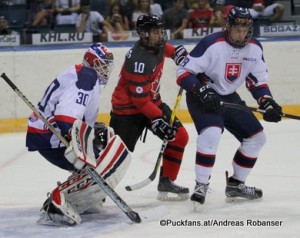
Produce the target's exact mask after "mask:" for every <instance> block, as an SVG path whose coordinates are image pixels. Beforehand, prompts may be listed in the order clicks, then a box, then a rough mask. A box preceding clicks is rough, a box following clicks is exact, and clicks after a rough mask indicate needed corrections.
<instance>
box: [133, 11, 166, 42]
mask: <svg viewBox="0 0 300 238" xmlns="http://www.w3.org/2000/svg"><path fill="white" fill-rule="evenodd" d="M164 27H165V25H164V22H163V20H162V19H161V18H159V17H158V16H156V15H140V16H139V17H138V19H137V22H136V31H137V33H138V34H139V36H140V39H141V40H142V42H143V43H144V44H145V45H148V46H149V32H150V31H151V29H162V30H163V39H162V40H161V41H160V42H158V43H157V44H156V46H154V47H155V48H157V47H162V46H164V45H165V43H166V41H167V34H166V32H165V30H164Z"/></svg>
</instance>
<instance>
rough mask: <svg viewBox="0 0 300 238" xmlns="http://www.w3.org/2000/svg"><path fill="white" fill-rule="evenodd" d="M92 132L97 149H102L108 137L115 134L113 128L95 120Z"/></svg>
mask: <svg viewBox="0 0 300 238" xmlns="http://www.w3.org/2000/svg"><path fill="white" fill-rule="evenodd" d="M94 133H95V139H94V142H93V143H94V146H96V147H97V148H98V149H99V150H101V149H104V148H105V147H106V145H107V142H108V141H109V140H110V138H111V137H113V136H114V135H115V133H114V129H113V128H111V127H109V126H106V125H105V124H104V123H103V122H95V124H94Z"/></svg>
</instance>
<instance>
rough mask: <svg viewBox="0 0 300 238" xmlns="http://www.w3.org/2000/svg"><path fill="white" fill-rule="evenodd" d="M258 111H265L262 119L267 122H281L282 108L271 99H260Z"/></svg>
mask: <svg viewBox="0 0 300 238" xmlns="http://www.w3.org/2000/svg"><path fill="white" fill-rule="evenodd" d="M259 102H260V103H259V109H262V110H265V112H264V113H263V118H264V120H265V121H268V122H279V121H281V116H282V108H281V106H279V105H278V104H277V103H276V102H275V100H274V99H273V98H271V97H262V98H261V99H260V100H259Z"/></svg>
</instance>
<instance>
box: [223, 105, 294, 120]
mask: <svg viewBox="0 0 300 238" xmlns="http://www.w3.org/2000/svg"><path fill="white" fill-rule="evenodd" d="M221 105H222V106H224V107H230V108H235V109H242V110H247V109H249V110H251V111H252V112H259V113H261V114H264V113H265V112H266V110H263V109H259V108H256V107H248V106H243V105H240V104H236V103H229V102H221ZM281 117H286V118H290V119H295V120H300V116H296V115H291V114H286V113H282V114H281Z"/></svg>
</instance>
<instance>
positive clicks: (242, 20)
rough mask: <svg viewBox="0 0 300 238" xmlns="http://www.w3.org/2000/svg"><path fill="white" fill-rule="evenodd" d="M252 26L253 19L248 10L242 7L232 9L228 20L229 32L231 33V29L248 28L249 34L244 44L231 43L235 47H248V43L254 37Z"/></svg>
mask: <svg viewBox="0 0 300 238" xmlns="http://www.w3.org/2000/svg"><path fill="white" fill-rule="evenodd" d="M252 25H253V18H252V16H251V14H250V11H249V9H248V8H242V7H233V8H231V10H230V12H229V14H228V16H227V20H226V30H227V32H228V33H230V28H231V27H247V28H248V29H249V30H248V34H247V36H246V37H245V40H244V41H243V42H239V43H237V42H232V41H231V43H232V45H233V46H234V47H237V48H243V47H244V46H245V45H246V43H247V41H248V40H249V39H250V38H251V37H252ZM229 38H230V37H229Z"/></svg>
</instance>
